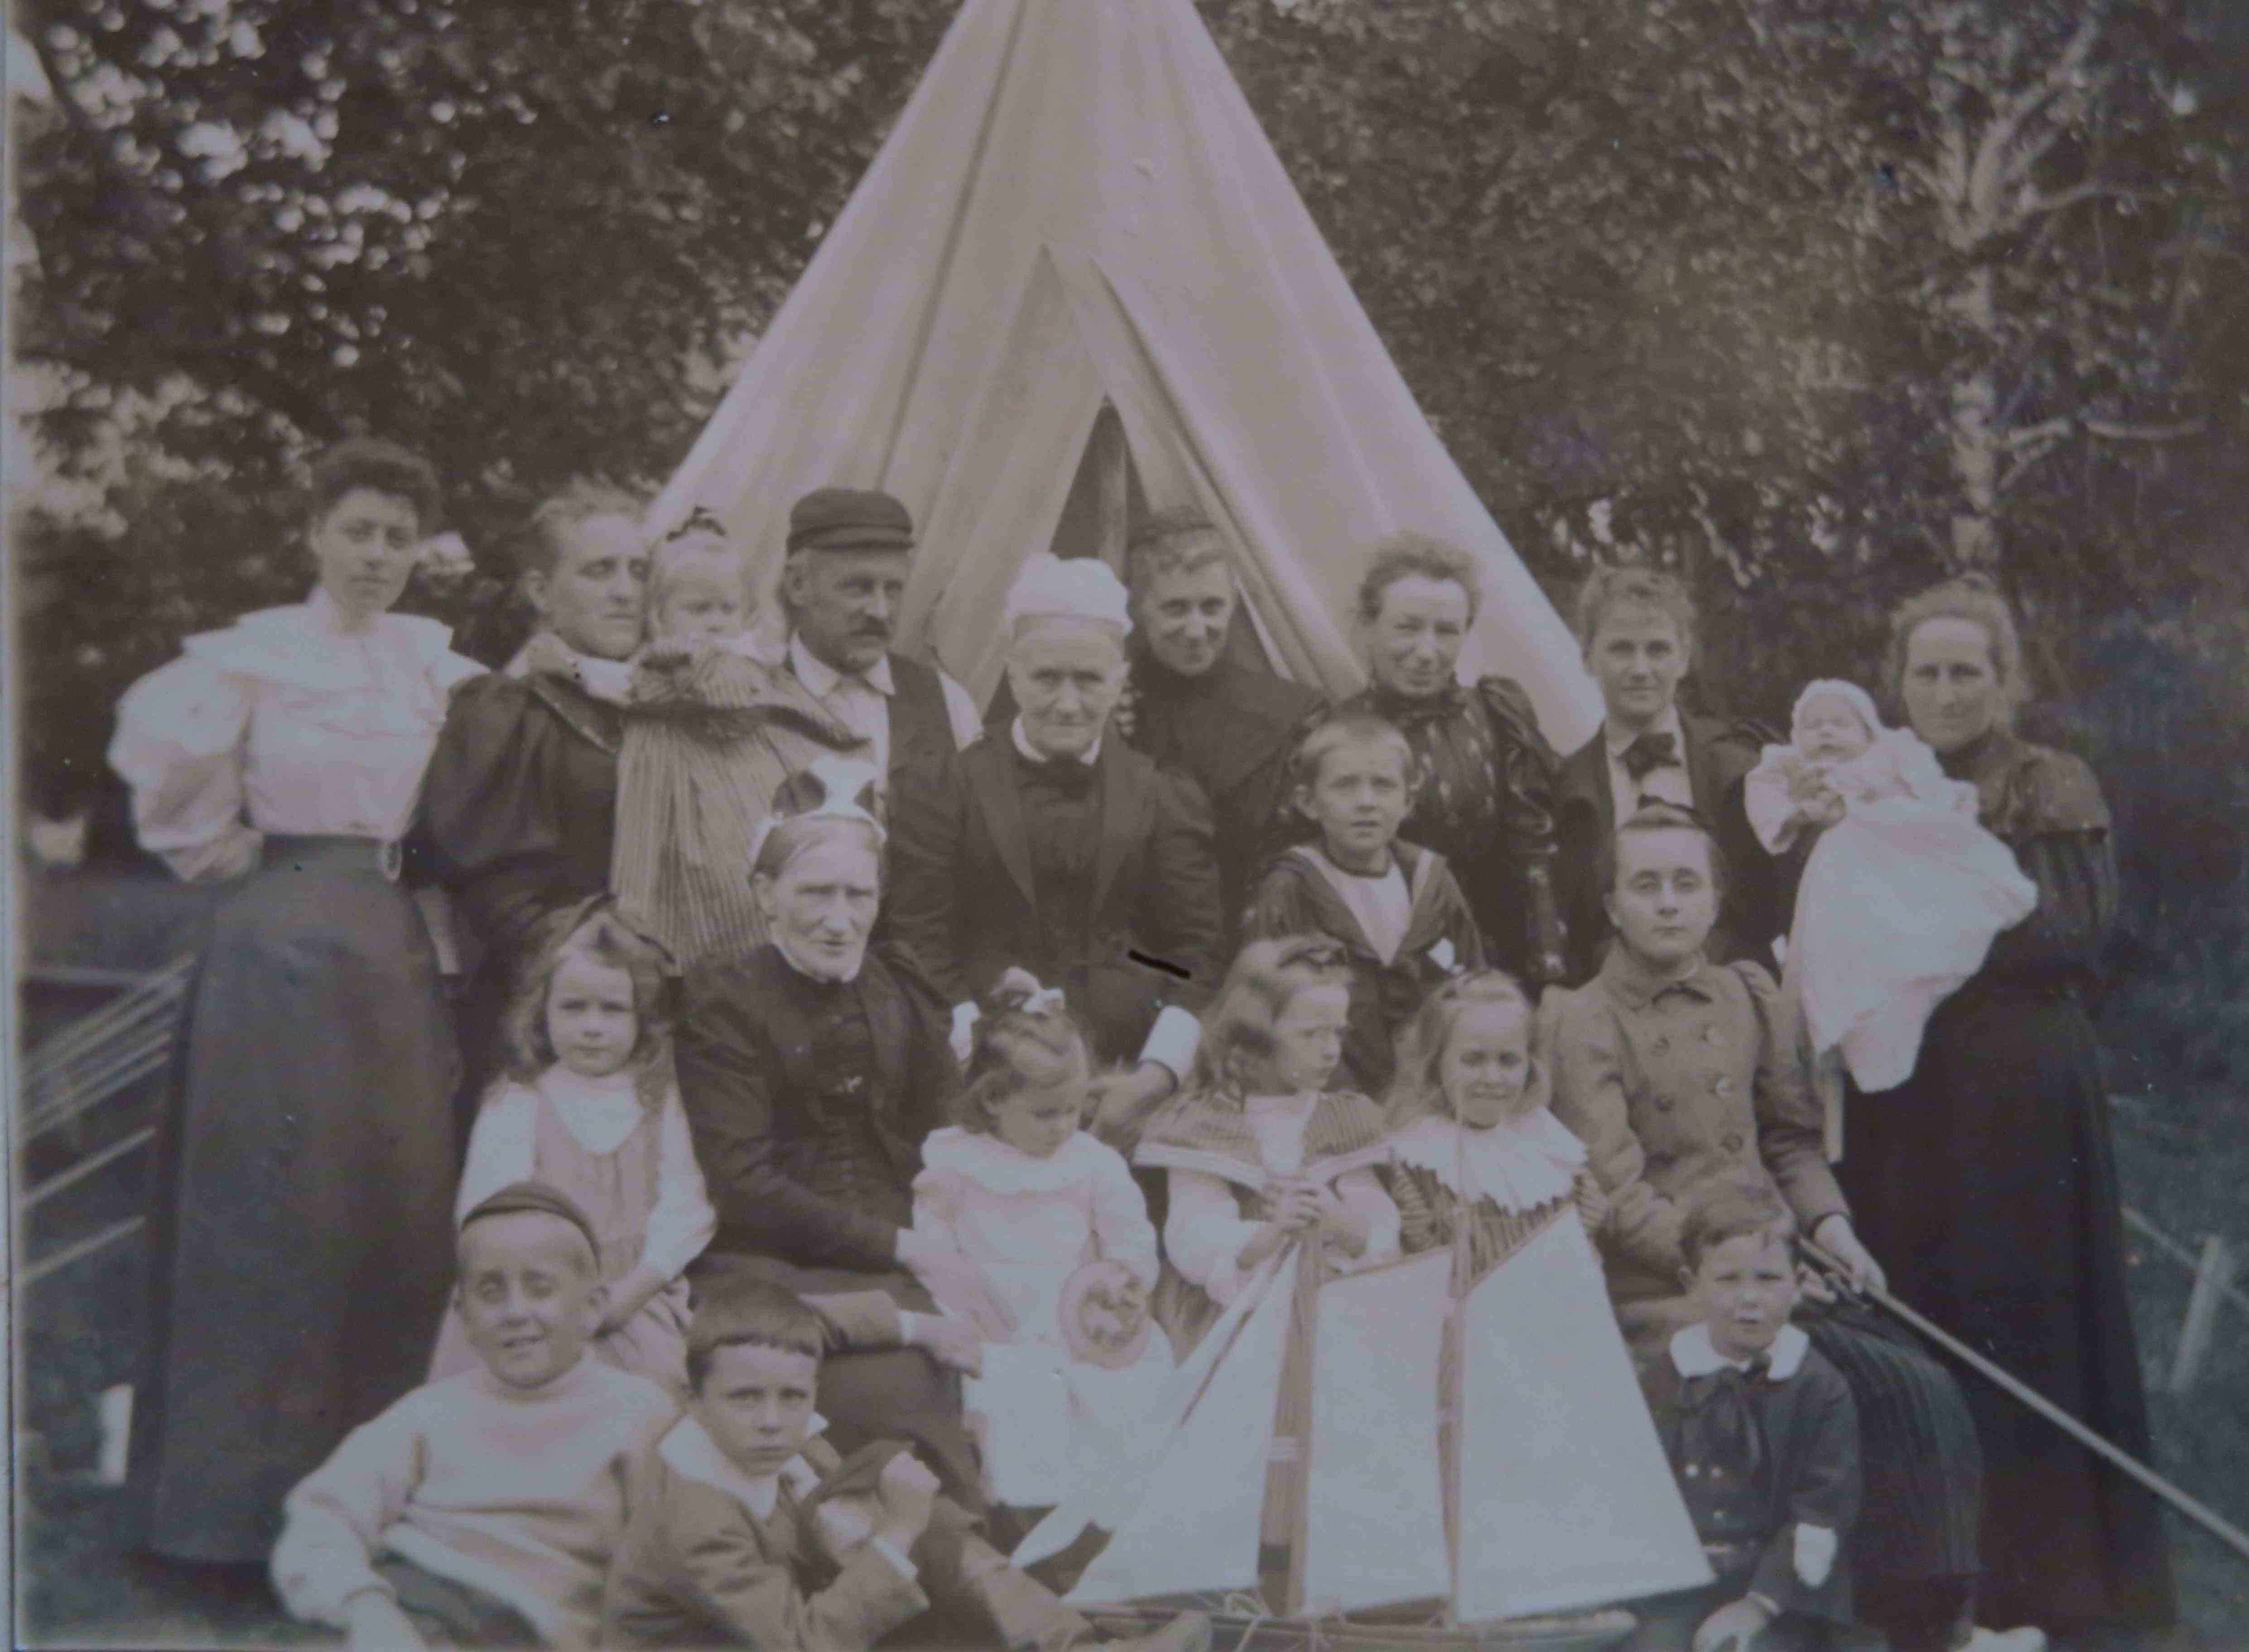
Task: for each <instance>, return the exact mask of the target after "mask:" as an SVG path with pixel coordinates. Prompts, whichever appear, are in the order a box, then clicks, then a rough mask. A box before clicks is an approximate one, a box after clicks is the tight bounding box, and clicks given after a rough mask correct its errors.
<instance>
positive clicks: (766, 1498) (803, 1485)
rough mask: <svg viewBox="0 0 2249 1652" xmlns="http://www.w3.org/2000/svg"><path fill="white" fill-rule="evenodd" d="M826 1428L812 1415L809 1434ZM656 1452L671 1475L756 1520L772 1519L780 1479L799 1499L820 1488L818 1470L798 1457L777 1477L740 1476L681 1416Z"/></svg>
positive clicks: (704, 1432)
mask: <svg viewBox="0 0 2249 1652" xmlns="http://www.w3.org/2000/svg"><path fill="white" fill-rule="evenodd" d="M827 1426H828V1420H827V1419H826V1418H825V1417H822V1416H820V1415H819V1414H818V1413H816V1412H815V1414H814V1416H813V1418H812V1428H811V1430H810V1431H811V1432H812V1433H814V1434H818V1433H820V1432H821V1431H822V1430H823V1429H826V1428H827ZM656 1450H657V1456H659V1457H662V1458H663V1459H664V1462H665V1463H669V1464H670V1465H671V1468H672V1470H674V1471H675V1472H677V1473H679V1474H683V1475H684V1476H686V1477H687V1478H689V1479H691V1480H694V1481H696V1482H698V1483H699V1484H704V1485H707V1486H709V1487H710V1488H711V1489H712V1491H723V1492H725V1493H726V1495H727V1496H728V1497H730V1498H733V1499H734V1501H735V1502H737V1503H739V1504H740V1505H742V1506H743V1507H744V1508H746V1509H747V1510H748V1511H750V1512H751V1513H753V1514H754V1515H756V1516H757V1517H758V1518H760V1520H770V1519H771V1518H773V1511H774V1507H775V1505H778V1504H779V1503H780V1502H781V1482H782V1481H783V1480H784V1479H785V1480H787V1482H788V1486H789V1490H790V1491H794V1492H795V1493H796V1495H797V1496H798V1497H799V1498H804V1497H808V1496H810V1495H811V1493H812V1491H813V1490H814V1488H815V1487H816V1486H818V1485H819V1484H820V1470H817V1469H815V1468H814V1467H813V1466H812V1464H810V1463H807V1462H806V1461H805V1460H804V1459H803V1457H791V1458H790V1459H789V1460H788V1461H787V1463H784V1464H782V1465H781V1471H780V1472H779V1473H778V1474H767V1475H750V1474H745V1473H743V1472H742V1470H740V1469H739V1467H738V1466H736V1464H735V1463H734V1460H733V1459H732V1457H728V1456H727V1455H726V1453H725V1452H724V1451H722V1450H719V1443H718V1442H717V1441H716V1440H714V1439H712V1437H711V1431H710V1430H709V1429H706V1428H705V1427H704V1426H703V1425H702V1424H701V1423H700V1422H697V1421H696V1420H695V1419H694V1418H693V1417H691V1416H684V1417H682V1418H680V1419H679V1421H678V1422H675V1423H673V1424H672V1425H671V1432H670V1433H668V1434H666V1435H665V1436H664V1440H663V1442H662V1443H660V1444H659V1445H658V1446H657V1448H656Z"/></svg>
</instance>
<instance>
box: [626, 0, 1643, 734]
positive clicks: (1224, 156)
mask: <svg viewBox="0 0 2249 1652" xmlns="http://www.w3.org/2000/svg"><path fill="white" fill-rule="evenodd" d="M1104 402H1105V403H1107V404H1109V405H1111V406H1113V407H1114V408H1116V409H1117V412H1118V416H1119V418H1120V420H1121V421H1122V423H1123V425H1124V428H1125V436H1126V440H1127V442H1128V444H1129V446H1130V449H1131V455H1132V459H1133V462H1134V463H1135V465H1136V466H1137V467H1138V471H1139V474H1140V477H1141V480H1142V483H1143V486H1144V488H1145V492H1146V495H1147V497H1148V500H1149V502H1150V504H1152V505H1154V506H1156V507H1158V508H1163V507H1166V506H1180V505H1194V506H1199V507H1200V508H1201V509H1202V510H1203V511H1204V512H1205V513H1206V514H1207V515H1208V516H1209V517H1210V518H1212V519H1213V520H1214V522H1216V523H1217V524H1219V525H1220V527H1221V530H1222V531H1225V532H1226V533H1227V534H1228V536H1229V538H1231V539H1232V540H1233V542H1234V545H1235V551H1236V552H1237V566H1238V568H1239V570H1240V578H1241V585H1242V587H1243V590H1244V593H1245V594H1246V596H1247V599H1248V602H1249V604H1250V605H1251V607H1252V608H1253V610H1254V612H1255V619H1256V621H1257V623H1258V624H1259V626H1260V627H1261V629H1262V633H1263V634H1264V637H1265V638H1266V640H1267V641H1268V645H1269V648H1270V649H1271V651H1272V652H1273V654H1274V656H1275V662H1276V666H1277V667H1278V668H1280V669H1281V670H1283V672H1285V673H1286V674H1287V675H1290V676H1292V677H1295V678H1296V679H1298V680H1300V681H1304V682H1311V683H1314V684H1317V686H1319V687H1321V688H1322V689H1325V690H1326V691H1327V692H1329V693H1331V694H1333V695H1338V696H1340V695H1343V694H1346V693H1349V692H1351V691H1352V690H1354V689H1357V688H1358V687H1360V686H1361V685H1362V684H1363V682H1364V679H1365V672H1364V668H1363V666H1362V665H1361V663H1360V661H1359V659H1358V655H1357V650H1356V647H1355V644H1354V641H1353V638H1352V631H1351V614H1352V608H1353V604H1354V600H1355V593H1356V589H1357V586H1358V578H1359V574H1360V572H1361V571H1362V568H1363V566H1364V563H1365V556H1366V553H1367V552H1368V551H1369V550H1370V548H1371V547H1372V545H1374V543H1375V542H1376V541H1377V540H1378V539H1379V538H1383V537H1384V536H1385V535H1387V534H1390V533H1393V532H1398V531H1407V530H1412V531H1421V532H1427V533H1431V534H1434V535H1437V536H1439V537H1441V538H1445V539H1448V540H1450V541H1452V542H1453V543H1455V544H1456V545H1460V546H1462V548H1463V549H1465V550H1467V551H1468V552H1469V553H1470V554H1471V555H1472V556H1473V557H1474V558H1475V560H1476V563H1477V566H1478V568H1479V570H1480V578H1481V582H1482V607H1481V609H1480V611H1479V614H1478V619H1477V622H1476V624H1475V627H1474V629H1473V631H1472V633H1471V634H1470V637H1469V641H1468V648H1467V649H1466V650H1465V652H1464V655H1463V668H1464V670H1465V671H1466V672H1467V673H1468V674H1469V675H1474V674H1476V673H1479V672H1482V671H1498V672H1502V673H1504V674H1506V675H1510V676H1513V677H1516V678H1517V679H1518V680H1519V681H1521V682H1523V686H1524V687H1525V688H1526V689H1528V690H1529V692H1530V696H1531V699H1532V701H1533V703H1535V704H1536V706H1537V710H1538V715H1539V717H1540V720H1541V722H1542V723H1543V724H1544V729H1545V731H1546V734H1547V736H1548V737H1549V738H1550V739H1551V740H1552V741H1553V742H1554V743H1555V744H1557V745H1558V746H1559V747H1561V748H1562V749H1565V750H1567V749H1569V748H1570V747H1572V746H1574V745H1575V744H1578V743H1579V742H1581V741H1582V740H1584V739H1585V737H1588V736H1589V735H1590V734H1591V732H1592V730H1593V728H1594V727H1595V726H1596V724H1597V723H1598V722H1599V700H1598V697H1597V696H1596V695H1595V694H1594V692H1593V690H1592V685H1591V683H1590V682H1589V681H1588V680H1587V678H1586V676H1585V672H1584V669H1583V668H1582V666H1581V664H1580V662H1579V660H1578V652H1577V648H1576V646H1575V644H1574V642H1573V641H1572V638H1571V636H1570V635H1569V633H1568V630H1567V628H1566V627H1565V626H1564V624H1563V623H1562V621H1561V620H1560V618H1559V616H1558V615H1557V614H1555V612H1554V610H1553V607H1552V606H1551V604H1550V603H1549V602H1548V601H1547V600H1546V599H1545V597H1544V593H1542V592H1540V590H1539V589H1538V587H1537V584H1536V583H1535V582H1534V581H1533V580H1532V579H1531V578H1530V574H1529V572H1527V571H1526V570H1525V569H1524V567H1523V564H1522V563H1521V561H1520V560H1519V559H1517V556H1516V555H1515V553H1514V552H1513V550H1512V549H1511V548H1510V545H1508V543H1507V540H1506V538H1505V537H1504V536H1503V534H1502V533H1501V531H1500V530H1499V528H1498V526H1497V525H1496V524H1495V523H1494V522H1493V521H1492V519H1491V517H1490V515H1489V513H1488V512H1487V511H1485V510H1484V509H1483V506H1482V504H1481V502H1479V501H1478V500H1477V498H1476V497H1475V493H1474V492H1473V490H1471V489H1470V488H1469V487H1468V483H1467V481H1466V479H1465V478H1464V477H1462V475H1461V473H1460V470H1459V469H1458V467H1456V466H1455V464H1454V463H1453V462H1452V460H1451V458H1450V456H1448V454H1447V453H1446V452H1445V449H1444V447H1443V445H1442V444H1441V442H1439V441H1438V440H1437V437H1436V435H1435V433H1434V431H1433V430H1432V429H1431V428H1429V425H1428V422H1427V420H1425V419H1424V418H1423V417H1422V416H1421V414H1420V410H1419V408H1416V407H1415V405H1414V403H1413V397H1412V395H1411V394H1410V392H1408V390H1407V389H1406V383H1405V380H1403V379H1402V378H1400V375H1399V374H1398V371H1397V368H1396V367H1395V366H1394V365H1393V363H1392V362H1391V360H1390V358H1389V356H1388V354H1387V353H1386V352H1385V351H1384V349H1383V347H1382V344H1381V341H1380V339H1379V338H1377V337H1376V335H1375V332H1374V329H1373V327H1372V325H1371V324H1370V323H1369V322H1368V320H1367V319H1366V316H1365V312H1363V311H1362V310H1361V309H1360V308H1359V305H1358V301H1357V299H1356V298H1354V297H1353V296H1352V294H1351V290H1350V287H1349V285H1348V284H1346V282H1345V279H1344V276H1343V272H1342V271H1341V270H1340V269H1339V268H1338V265H1337V264H1336V262H1335V259H1334V257H1333V256H1332V255H1331V253H1330V252H1329V250H1328V249H1327V246H1326V244H1325V243H1324V242H1323V241H1322V239H1321V237H1320V235H1319V231H1318V230H1317V228H1316V227H1315V225H1314V224H1313V223H1312V220H1311V216H1310V214H1309V213H1308V212H1306V210H1305V209H1304V206H1303V202H1302V201H1301V200H1299V199H1298V197H1297V195H1296V191H1295V189H1294V188H1293V187H1292V186H1291V185H1290V182H1289V180H1288V177H1287V175H1286V174H1285V173H1284V172H1283V169H1282V167H1281V163H1280V161H1279V158H1278V157H1277V156H1276V154H1274V152H1273V149H1272V147H1271V146H1270V144H1269V143H1268V142H1267V141H1266V140H1265V137H1264V134H1262V132H1261V131H1260V130H1259V128H1258V126H1257V123H1256V119H1255V115H1254V114H1253V113H1251V111H1250V108H1249V106H1248V101H1247V100H1246V99H1244V98H1243V97H1242V95H1241V90H1240V88H1239V87H1237V86H1235V83H1234V80H1233V78H1232V76H1231V75H1230V74H1229V73H1228V70H1227V67H1226V65H1225V62H1224V60H1223V59H1222V58H1221V56H1220V55H1219V52H1218V49H1217V47H1216V45H1215V44H1214V42H1213V41H1212V40H1211V38H1210V37H1209V35H1208V33H1207V31H1205V29H1204V27H1203V25H1202V23H1201V21H1200V18H1198V17H1196V15H1195V13H1194V10H1193V5H1192V4H1191V3H1190V0H967V3H966V5H965V6H964V7H963V8H962V10H961V12H960V15H959V17H957V18H956V19H955V20H954V22H953V26H952V28H951V30H950V31H948V32H947V34H946V38H945V39H944V42H943V44H942V45H940V46H939V50H938V52H937V55H936V57H935V58H933V59H932V62H931V64H930V66H929V68H928V70H927V71H926V72H925V74H924V76H923V78H922V81H921V84H920V86H918V88H917V89H916V91H915V93H914V95H913V97H912V99H911V100H910V101H909V103H908V104H907V106H906V108H905V111H904V114H903V115H902V116H901V117H900V119H899V121H898V126H897V127H896V129H895V130H894V131H893V132H892V133H891V136H890V138H889V140H888V141H886V142H885V143H884V146H883V148H882V150H881V152H880V153H879V154H877V156H876V159H875V161H874V164H873V165H872V166H871V167H870V168H869V170H868V173H867V175H866V176H865V178H864V179H863V180H862V181H861V183H860V185H859V188H858V189H857V190H856V191H855V192H854V194H853V195H852V197H851V199H850V202H849V204H848V205H847V206H846V207H845V209H844V210H843V214H842V215H841V216H839V217H838V218H837V220H836V223H835V224H834V226H833V227H832V228H831V229H830V230H829V232H828V234H827V236H826V238H825V239H824V240H823V241H822V244H821V246H820V248H819V250H818V251H817V252H816V253H815V256H814V257H813V259H812V261H811V264H810V265H809V267H808V269H807V270H806V271H805V273H804V276H803V278H802V279H801V281H800V282H799V283H798V284H797V286H796V288H795V290H794V291H793V292H792V293H791V294H790V296H789V298H788V299H787V302H786V303H785V304H784V305H782V307H781V312H780V313H779V315H778V316H776V317H775V319H774V323H773V326H771V328H770V329H769V330H768V331H767V333H766V334H765V335H764V337H763V338H761V339H760V340H759V341H758V344H757V346H756V347H755V349H754V350H753V352H752V353H751V355H750V358H749V360H748V361H747V362H746V364H745V365H744V367H743V369H742V372H741V374H740V376H739V379H738V380H737V381H736V382H735V384H734V385H733V387H732V388H731V389H730V390H729V392H728V393H727V394H726V397H725V398H724V400H723V401H721V403H720V405H719V408H718V410H717V411H716V413H715V414H714V415H713V416H712V420H711V422H710V423H709V425H708V426H707V427H706V428H705V430H704V432H703V434H702V435H701V437H700V438H699V439H698V442H696V444H695V447H694V448H693V449H692V450H691V452H690V454H689V456H688V457H687V459H686V461H685V462H684V463H683V464H682V466H681V467H680V470H679V471H678V473H677V475H676V476H674V477H673V478H672V480H671V483H670V484H669V485H668V486H667V487H666V489H665V490H664V493H663V494H662V496H661V497H659V499H658V500H657V504H656V507H655V511H654V514H653V516H652V518H651V522H652V525H655V526H657V527H666V526H669V525H671V524H674V523H676V522H677V521H679V520H681V519H684V518H685V517H686V515H687V514H688V513H689V511H691V510H693V509H695V508H697V507H698V506H699V507H701V508H703V509H705V510H708V511H712V513H713V514H715V515H716V516H717V517H718V518H719V519H720V520H721V521H722V522H723V523H725V524H726V527H727V530H728V531H729V533H730V534H731V535H732V536H733V537H734V538H736V539H737V541H738V542H739V543H740V544H743V545H746V546H747V547H749V548H750V552H751V554H752V556H753V560H754V562H755V564H756V566H758V567H759V569H760V572H761V574H762V575H763V576H764V577H765V578H766V579H768V580H770V579H772V578H773V577H774V573H775V572H776V571H777V566H778V563H779V560H780V558H781V545H782V540H783V538H784V535H785V531H786V523H787V512H788V508H789V505H790V503H791V502H792V501H793V500H794V498H796V497H798V496H799V495H800V494H802V493H804V492H807V491H808V490H811V489H813V488H815V487H820V486H825V485H841V486H849V487H877V488H882V489H884V490H887V491H889V492H891V493H892V494H895V495H897V496H898V497H899V498H900V499H902V500H904V502H905V504H906V506H907V508H908V509H909V510H911V511H912V512H913V516H914V519H915V521H916V523H917V524H918V526H919V528H920V531H921V545H920V548H919V550H918V552H916V556H915V560H914V565H913V571H912V574H911V579H910V580H909V582H908V585H907V589H906V595H905V601H904V614H903V615H902V627H901V632H900V637H901V645H902V646H903V647H904V648H907V649H909V650H910V651H914V652H918V653H922V654H924V655H926V656H932V657H934V658H935V659H936V660H937V661H939V663H941V664H942V665H944V666H945V667H946V668H947V669H949V670H950V671H952V672H953V675H956V676H957V677H959V679H960V680H961V681H962V682H965V683H966V685H967V686H968V687H969V689H971V691H972V692H973V693H975V694H976V695H978V696H980V697H983V696H988V694H989V693H990V691H991V690H992V689H993V688H994V685H995V684H996V682H997V681H998V678H999V675H1000V671H1001V647H1002V644H1003V639H1002V638H1001V635H1000V634H999V627H997V626H995V625H994V623H993V616H994V614H997V613H998V611H999V604H1000V599H1001V596H1002V594H1003V593H1005V591H1006V589H1007V586H1008V582H1009V581H1010V580H1011V579H1013V578H1014V572H1015V570H1016V568H1017V567H1018V566H1020V565H1021V561H1022V559H1024V558H1025V557H1026V556H1028V555H1029V554H1031V553H1033V552H1037V551H1042V550H1044V549H1046V548H1048V546H1049V543H1050V541H1051V539H1052V537H1053V533H1054V530H1055V527H1056V523H1057V521H1058V520H1059V518H1060V517H1061V514H1062V511H1063V503H1064V501H1065V499H1066V498H1067V497H1068V495H1069V488H1070V484H1071V481H1072V479H1073V477H1074V476H1075V475H1076V470H1077V467H1078V463H1079V460H1080V458H1081V456H1082V455H1083V451H1084V449H1085V445H1086V442H1087V440H1088V437H1089V436H1090V434H1091V432H1092V429H1093V425H1094V421H1095V420H1096V418H1097V416H1098V415H1099V414H1100V411H1101V408H1102V407H1103V405H1104Z"/></svg>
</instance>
